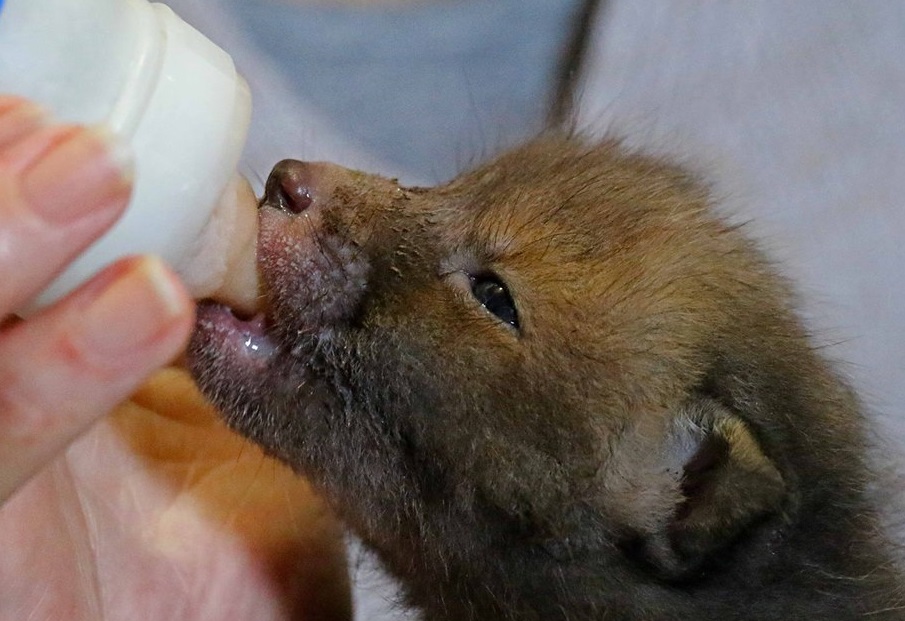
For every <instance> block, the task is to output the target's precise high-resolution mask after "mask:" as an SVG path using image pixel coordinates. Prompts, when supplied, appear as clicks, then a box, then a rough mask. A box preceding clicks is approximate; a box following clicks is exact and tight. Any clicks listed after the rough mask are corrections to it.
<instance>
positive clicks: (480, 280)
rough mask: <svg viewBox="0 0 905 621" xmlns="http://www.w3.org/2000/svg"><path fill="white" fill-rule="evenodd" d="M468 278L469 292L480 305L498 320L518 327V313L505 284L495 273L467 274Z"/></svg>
mask: <svg viewBox="0 0 905 621" xmlns="http://www.w3.org/2000/svg"><path fill="white" fill-rule="evenodd" d="M468 278H469V280H470V281H471V293H472V295H474V297H475V299H476V300H477V301H478V302H480V303H481V306H483V307H484V308H486V309H487V310H488V311H490V312H491V313H493V314H494V315H496V317H497V318H498V319H499V320H500V321H502V322H504V323H508V324H509V325H510V326H512V327H513V328H516V329H518V327H519V322H518V313H517V312H516V310H515V302H514V301H513V300H512V296H511V295H509V290H508V289H506V285H504V284H503V282H502V281H501V280H500V279H499V278H498V277H497V276H496V275H495V274H469V275H468Z"/></svg>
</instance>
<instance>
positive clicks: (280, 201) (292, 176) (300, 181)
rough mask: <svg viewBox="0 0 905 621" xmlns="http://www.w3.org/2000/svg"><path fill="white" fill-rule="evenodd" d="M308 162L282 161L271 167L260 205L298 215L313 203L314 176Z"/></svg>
mask: <svg viewBox="0 0 905 621" xmlns="http://www.w3.org/2000/svg"><path fill="white" fill-rule="evenodd" d="M312 168H313V167H312V166H311V165H310V164H309V163H308V162H300V161H299V160H283V161H281V162H279V163H278V164H277V165H276V166H274V167H273V170H271V171H270V175H269V176H268V177H267V183H266V184H265V185H264V198H263V199H262V200H261V205H268V206H271V207H277V208H279V209H282V210H283V211H285V212H287V213H292V214H300V213H302V212H303V211H305V210H306V209H308V208H309V207H310V206H311V204H312V203H313V202H314V188H313V182H314V179H313V177H314V175H313V174H312Z"/></svg>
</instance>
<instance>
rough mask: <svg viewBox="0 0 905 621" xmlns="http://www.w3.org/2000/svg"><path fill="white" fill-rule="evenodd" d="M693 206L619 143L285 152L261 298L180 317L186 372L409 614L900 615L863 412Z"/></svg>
mask: <svg viewBox="0 0 905 621" xmlns="http://www.w3.org/2000/svg"><path fill="white" fill-rule="evenodd" d="M709 203H710V198H709V196H708V193H707V188H706V187H705V186H702V185H701V184H700V183H699V182H698V181H697V180H696V179H694V178H693V177H691V176H689V175H687V174H686V173H685V172H683V171H682V170H680V169H678V168H675V167H673V166H672V165H670V164H669V163H666V162H664V161H661V160H658V159H651V158H647V157H644V156H641V155H638V154H634V153H631V152H627V151H626V150H624V149H623V148H622V147H620V145H619V144H618V143H616V142H605V143H602V144H585V143H582V142H581V141H579V140H577V139H573V138H558V137H546V138H541V139H539V140H537V141H535V142H533V143H530V144H528V145H526V146H524V147H521V148H519V149H516V150H514V151H512V152H509V153H507V154H504V155H503V156H502V157H500V158H498V159H496V160H495V161H493V162H491V163H489V164H487V165H485V166H483V167H480V168H478V169H477V170H474V171H473V172H470V173H467V174H464V175H462V176H460V177H458V178H457V179H455V180H453V181H452V182H450V183H448V184H446V185H443V186H441V187H437V188H433V189H425V188H406V187H401V186H399V185H398V184H397V183H396V182H394V181H392V180H388V179H383V178H379V177H374V176H369V175H366V174H363V173H359V172H354V171H348V170H345V169H342V168H339V167H336V166H333V165H329V164H321V163H302V162H298V161H290V160H287V161H284V162H281V163H280V164H278V165H277V166H276V167H275V168H274V170H273V172H272V173H271V175H270V178H269V179H268V181H267V185H266V191H265V195H264V197H263V198H262V200H261V204H260V212H259V224H260V233H259V238H258V269H259V273H260V278H261V281H262V290H261V304H260V312H259V313H257V314H256V315H254V316H251V317H239V316H237V315H236V314H234V313H233V312H231V311H230V310H229V309H228V308H226V307H225V306H223V305H220V304H217V303H214V302H210V303H204V304H202V305H201V307H200V308H199V313H198V323H197V328H196V332H195V335H194V337H193V339H192V343H191V346H190V354H189V358H190V366H191V368H192V370H193V373H194V374H195V376H196V377H197V379H198V382H199V384H200V386H201V387H202V389H203V390H204V391H205V393H206V394H207V395H208V396H209V397H210V398H211V399H212V400H213V402H214V403H215V404H216V405H217V406H218V408H219V409H220V410H222V412H223V416H224V418H225V420H226V421H227V422H228V423H229V424H230V425H231V426H232V427H234V428H235V429H236V430H238V431H239V432H241V433H242V434H245V435H247V436H248V437H250V438H252V439H253V440H254V441H256V442H258V443H260V444H261V445H262V446H263V447H264V448H265V449H266V450H267V451H269V452H271V453H272V454H273V455H275V456H277V457H278V458H280V459H282V460H284V461H285V462H286V463H288V464H290V465H291V466H292V467H293V468H295V469H296V470H297V471H298V472H299V473H302V474H304V475H305V476H307V477H309V478H310V479H311V480H312V481H313V482H314V484H315V485H317V486H318V487H319V488H320V490H321V491H322V492H323V493H324V495H325V496H326V497H327V498H328V499H329V500H330V501H331V502H332V503H333V504H334V505H335V507H336V508H337V511H338V512H339V514H340V515H341V516H342V518H343V519H344V520H345V521H346V523H347V524H348V525H349V526H350V527H351V528H352V529H353V530H354V531H355V532H356V533H357V534H358V535H359V536H361V537H362V539H363V540H364V541H365V542H366V543H367V544H368V545H370V546H372V547H373V548H374V549H375V550H376V551H377V553H378V554H379V556H380V557H381V559H382V560H383V562H384V563H385V564H386V566H387V568H388V569H389V570H390V571H391V572H392V573H393V574H395V575H396V576H398V577H399V579H400V580H401V582H402V584H403V585H404V589H405V593H406V596H407V598H408V600H409V602H410V603H411V604H412V605H413V606H416V607H418V608H420V609H421V610H423V613H424V618H425V619H429V620H442V621H469V620H474V621H478V620H480V621H486V620H516V619H518V620H538V621H540V620H543V621H556V620H563V621H564V620H569V621H582V620H586V619H587V620H590V619H595V620H602V619H606V620H610V621H630V620H631V621H636V620H637V621H640V620H645V621H656V620H670V621H681V620H688V621H706V620H720V621H726V620H739V621H742V620H755V619H757V620H779V619H782V620H793V619H795V620H797V619H809V620H819V619H826V620H830V619H832V620H833V621H844V620H847V619H852V620H853V619H863V618H868V619H876V620H881V619H883V620H886V619H905V613H903V612H901V611H899V610H898V609H897V605H898V603H899V600H898V599H897V598H898V594H899V593H900V591H899V585H900V582H899V578H898V574H897V572H896V570H895V568H894V564H893V559H892V555H891V553H890V552H889V549H890V544H889V543H888V541H887V540H885V539H884V538H883V536H882V534H881V532H880V531H881V529H880V526H879V521H878V519H877V517H876V511H875V508H874V507H873V506H872V504H871V502H870V499H869V498H868V495H867V491H866V490H867V486H868V483H869V482H870V478H869V471H868V468H867V466H866V463H865V460H866V447H865V439H864V438H865V429H864V427H865V420H864V417H863V416H862V414H861V413H860V411H859V407H858V404H857V402H856V399H855V397H854V396H853V395H852V393H851V392H850V390H849V389H848V388H847V386H846V385H845V383H844V382H843V381H842V380H841V379H840V378H839V377H838V376H837V375H836V374H835V372H834V371H833V370H832V369H831V368H830V366H828V364H827V363H826V362H825V361H824V360H823V359H821V357H820V356H819V354H818V352H816V351H815V349H814V348H813V347H812V345H811V344H809V342H808V339H807V337H806V334H805V332H804V329H803V328H802V326H801V325H800V323H799V321H798V319H797V318H796V316H795V314H794V312H793V310H792V308H791V304H790V293H789V291H788V289H787V285H786V283H784V282H783V281H782V280H781V279H780V278H779V277H777V275H776V274H775V273H774V272H773V270H772V268H771V267H770V265H769V264H768V262H767V261H766V260H765V259H764V258H763V257H762V256H761V254H760V253H759V252H758V250H757V249H756V248H755V246H754V245H753V244H752V243H751V242H750V241H749V240H748V239H746V238H745V237H744V236H743V235H742V233H741V232H740V231H739V230H737V228H736V227H733V226H730V225H728V224H727V223H725V222H724V221H722V220H721V219H720V218H718V217H717V216H715V215H714V213H713V211H712V209H711V205H710V204H709ZM865 615H869V616H865Z"/></svg>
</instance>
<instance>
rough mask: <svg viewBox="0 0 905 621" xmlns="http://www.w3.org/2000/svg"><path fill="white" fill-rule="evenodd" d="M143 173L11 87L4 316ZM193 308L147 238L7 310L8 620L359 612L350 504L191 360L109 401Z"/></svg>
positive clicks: (2, 212) (3, 160) (3, 194)
mask: <svg viewBox="0 0 905 621" xmlns="http://www.w3.org/2000/svg"><path fill="white" fill-rule="evenodd" d="M130 189H131V182H130V179H129V176H128V173H127V172H124V171H123V169H122V167H121V166H119V165H118V164H117V162H116V157H115V154H114V155H113V156H111V153H110V148H109V144H108V143H107V141H106V140H105V138H104V137H103V136H101V135H100V134H98V133H97V132H94V131H91V130H86V129H83V128H77V127H72V126H63V125H56V124H53V123H51V122H49V120H48V119H47V118H46V117H43V116H42V115H40V114H39V112H38V111H37V110H36V109H35V108H34V107H33V106H31V105H30V104H28V103H27V102H23V101H21V100H18V99H12V98H4V97H0V283H3V284H2V287H0V317H7V318H9V317H10V312H11V311H13V310H14V309H17V308H21V307H22V306H24V305H25V304H27V302H28V300H29V299H31V298H32V297H33V296H34V295H35V294H36V293H37V292H38V291H40V290H41V288H42V287H43V286H44V285H45V284H46V283H47V282H48V281H49V280H50V279H51V278H52V277H53V276H54V274H56V273H57V272H58V271H59V270H60V269H61V268H62V267H63V266H64V265H65V264H66V263H67V262H68V261H70V260H71V259H72V258H73V257H74V256H75V255H77V254H78V253H79V251H80V250H82V249H83V248H84V247H85V246H87V245H88V244H90V243H91V241H92V240H93V239H95V238H97V237H98V236H99V235H100V234H102V232H103V231H104V230H106V229H107V228H108V227H109V226H110V225H111V224H112V223H113V222H114V221H115V220H116V218H117V217H118V216H119V215H120V214H121V212H122V210H123V209H124V207H125V204H126V201H127V199H128V196H129V192H130ZM192 316H193V304H192V301H191V300H190V299H189V298H188V296H187V294H186V293H185V292H184V290H183V288H182V286H181V284H180V283H179V281H178V280H177V279H176V277H175V276H174V275H173V274H171V273H170V271H169V270H168V269H167V268H166V267H165V266H163V265H162V264H161V263H160V262H159V261H157V260H156V259H149V258H132V259H126V260H123V261H120V262H118V263H116V264H115V265H113V266H111V267H110V268H108V269H106V270H104V271H103V272H102V273H101V274H99V275H98V276H96V277H95V278H93V279H92V280H91V281H90V282H89V283H87V284H86V285H85V286H83V287H82V288H80V289H79V290H77V291H76V292H74V293H73V294H72V295H70V296H68V297H67V298H65V299H63V300H62V301H61V302H59V303H57V304H55V305H54V306H52V307H50V308H48V309H46V310H42V311H40V312H39V313H37V314H35V315H34V316H31V317H29V318H28V319H27V320H24V321H19V320H15V319H7V320H6V321H4V322H3V325H2V328H0V503H2V506H0V549H2V550H3V554H2V555H0V621H7V620H10V621H12V620H17V621H18V620H20V619H67V620H70V621H97V620H105V621H109V620H119V619H122V620H127V619H128V620H131V619H142V620H147V621H158V620H159V621H164V620H166V621H202V620H204V619H232V620H236V621H245V620H246V619H247V620H251V619H254V620H255V621H258V620H261V621H288V620H290V619H315V618H316V619H342V618H345V617H347V616H348V615H349V603H348V588H347V583H346V582H345V580H346V577H345V576H346V574H345V568H344V562H343V557H342V547H341V536H340V534H339V530H338V528H337V527H336V525H335V522H334V521H333V520H332V519H330V517H329V514H327V513H326V510H325V509H324V507H323V505H322V504H321V503H320V502H319V501H317V500H316V499H315V498H314V497H313V496H312V494H311V492H310V490H309V489H308V488H307V485H306V484H305V483H304V482H303V481H302V480H301V479H299V478H298V477H295V476H294V475H292V474H291V473H290V472H288V471H287V470H286V469H285V468H283V467H281V466H279V465H278V464H276V463H275V462H273V461H271V460H269V459H267V458H266V457H264V456H263V455H262V454H261V453H260V451H258V450H257V449H256V448H254V447H252V446H251V445H248V444H246V443H245V442H244V441H243V440H241V439H239V438H238V437H237V436H234V435H233V434H231V433H230V432H228V431H227V430H226V429H225V427H223V426H222V425H221V424H219V423H218V421H217V420H216V418H215V416H214V415H213V413H212V412H211V411H210V410H209V408H207V407H206V405H205V404H204V403H203V401H201V398H200V396H198V395H197V393H195V392H194V389H193V386H192V384H191V382H190V380H189V379H188V378H187V377H186V376H185V375H184V374H180V373H178V372H176V371H168V372H165V373H163V374H160V375H158V376H156V377H155V380H154V381H152V382H151V383H150V384H148V385H147V386H146V387H145V388H144V390H143V391H142V392H141V393H140V394H139V395H138V397H137V399H136V400H134V401H132V402H129V403H127V404H125V405H123V406H121V407H120V408H118V409H117V410H116V412H115V413H114V414H113V415H111V416H103V415H104V414H106V413H108V412H109V411H110V410H111V409H113V408H114V407H115V406H116V404H117V403H120V402H121V401H123V400H124V399H125V398H126V397H127V396H128V395H129V394H131V393H132V392H133V391H134V390H135V389H136V388H137V387H138V386H139V385H140V384H141V382H142V381H143V380H144V379H145V378H146V377H147V376H148V375H149V374H150V373H151V372H152V371H153V370H154V369H156V368H158V367H160V366H161V365H163V364H165V363H166V362H167V361H169V360H171V359H172V358H173V357H174V356H175V355H176V353H177V352H178V351H179V350H180V349H181V348H182V346H183V344H184V342H185V339H186V338H187V336H188V333H189V331H190V329H191V325H192ZM76 438H78V440H77V441H75V442H74V443H73V440H74V439H76ZM67 447H68V448H67ZM17 490H18V491H17ZM14 492H15V493H14Z"/></svg>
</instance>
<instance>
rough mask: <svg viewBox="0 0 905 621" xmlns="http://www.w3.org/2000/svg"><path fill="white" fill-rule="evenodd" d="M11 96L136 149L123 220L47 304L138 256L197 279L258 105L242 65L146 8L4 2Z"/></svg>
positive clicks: (2, 81) (4, 71)
mask: <svg viewBox="0 0 905 621" xmlns="http://www.w3.org/2000/svg"><path fill="white" fill-rule="evenodd" d="M0 93H8V94H18V95H23V96H25V97H28V98H30V99H32V100H34V101H37V102H38V103H40V104H42V105H43V106H45V107H46V108H48V109H49V110H50V111H51V112H53V113H54V115H55V116H56V117H57V118H60V119H63V120H66V121H70V122H76V123H82V124H88V125H103V126H105V127H106V128H108V129H109V130H110V131H111V132H113V133H114V134H116V135H117V136H118V137H119V138H120V139H121V140H122V141H124V142H126V143H128V144H130V145H131V147H132V151H133V155H134V159H135V188H134V192H133V196H132V199H131V202H130V205H129V208H128V209H127V211H126V213H125V215H124V216H123V218H122V219H121V220H120V221H119V222H118V223H117V224H116V225H115V226H114V227H113V229H111V231H110V232H109V233H107V234H106V235H105V236H104V237H103V238H101V239H100V240H99V241H98V242H96V243H95V244H94V245H92V246H91V247H90V248H89V249H88V250H87V251H85V253H83V254H82V255H81V256H80V257H79V258H78V259H77V260H76V261H75V262H74V263H73V264H72V265H70V266H69V268H68V269H67V270H66V271H65V272H64V273H63V274H62V275H61V276H60V277H59V278H58V279H57V280H56V281H55V282H54V283H53V284H52V285H51V286H50V287H49V288H48V289H47V290H46V291H45V292H44V293H43V294H42V295H41V296H40V298H39V300H38V302H37V304H36V306H43V305H45V304H47V303H49V302H51V301H53V300H55V299H57V298H59V297H60V296H62V295H63V294H65V293H67V292H68V291H70V290H71V289H73V288H74V287H76V286H77V285H78V284H79V283H81V282H83V281H85V280H86V279H87V278H88V277H90V276H91V275H92V274H93V273H95V272H96V271H97V270H98V269H100V268H101V267H103V266H104V265H106V264H108V263H110V262H112V261H113V260H115V259H116V258H118V257H120V256H124V255H128V254H144V253H150V254H156V255H159V256H161V257H162V258H163V259H164V260H166V261H167V262H168V263H169V264H170V265H172V266H173V267H174V268H175V269H176V271H177V272H180V273H181V272H183V271H187V270H189V265H188V264H189V263H190V262H191V261H193V260H194V259H195V258H196V257H197V256H198V254H199V253H200V252H201V249H200V248H199V247H198V244H199V240H200V239H202V238H203V235H202V233H203V230H204V228H205V226H206V225H207V223H208V221H209V220H210V218H211V215H212V212H213V210H214V208H215V206H216V204H217V201H218V199H219V197H220V194H221V193H222V192H223V190H224V189H225V188H226V187H227V184H228V183H229V181H230V179H231V178H232V177H233V175H234V174H235V170H236V165H237V163H238V161H239V157H240V155H241V151H242V147H243V145H244V142H245V136H246V133H247V129H248V123H249V119H250V115H251V98H250V95H249V92H248V88H247V85H246V84H245V82H244V80H242V78H241V77H240V76H239V75H238V74H237V73H236V70H235V67H234V65H233V62H232V59H230V57H229V56H228V55H227V54H226V53H225V52H223V51H222V50H220V49H219V48H218V47H216V46H215V45H214V44H213V43H211V42H210V41H208V40H207V39H206V38H204V37H203V36H202V35H201V34H200V33H198V32H197V31H196V30H195V29H193V28H192V27H191V26H189V25H188V24H186V23H185V22H183V21H182V20H181V19H179V17H178V16H176V14H175V13H173V12H172V11H171V10H170V9H169V8H168V7H166V6H164V5H162V4H149V3H148V2H146V1H145V0H2V5H0Z"/></svg>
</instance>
